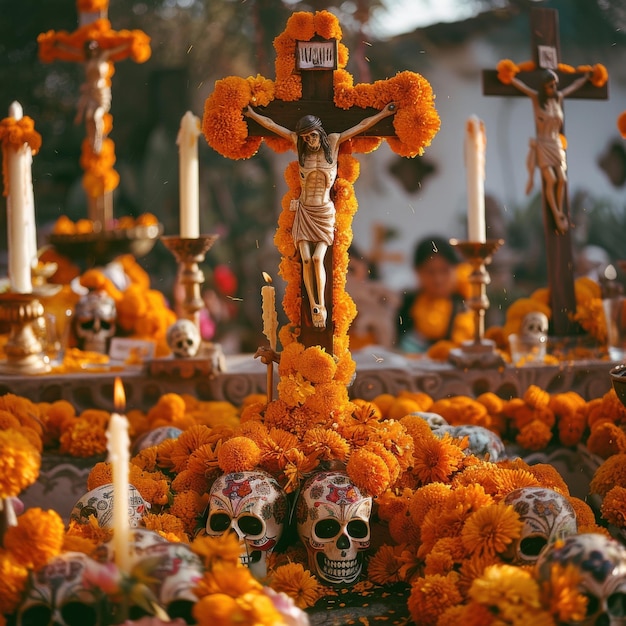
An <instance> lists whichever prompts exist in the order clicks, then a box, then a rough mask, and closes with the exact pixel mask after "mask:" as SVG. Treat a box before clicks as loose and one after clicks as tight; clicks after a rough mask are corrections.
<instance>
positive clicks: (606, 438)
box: [587, 422, 626, 459]
mask: <svg viewBox="0 0 626 626" xmlns="http://www.w3.org/2000/svg"><path fill="white" fill-rule="evenodd" d="M587 447H588V448H589V452H591V453H592V454H597V455H598V456H599V457H602V458H603V459H608V458H609V457H610V456H613V455H614V454H618V453H619V452H626V433H624V431H623V430H622V429H621V428H620V427H619V426H616V425H615V424H614V423H613V422H597V423H596V424H594V426H593V427H592V428H591V432H590V434H589V437H588V438H587Z"/></svg>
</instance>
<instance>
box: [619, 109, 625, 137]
mask: <svg viewBox="0 0 626 626" xmlns="http://www.w3.org/2000/svg"><path fill="white" fill-rule="evenodd" d="M617 130H619V132H620V135H621V136H622V137H623V138H624V139H626V111H622V112H621V113H620V114H619V115H618V116H617Z"/></svg>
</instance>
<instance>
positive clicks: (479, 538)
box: [461, 503, 523, 556]
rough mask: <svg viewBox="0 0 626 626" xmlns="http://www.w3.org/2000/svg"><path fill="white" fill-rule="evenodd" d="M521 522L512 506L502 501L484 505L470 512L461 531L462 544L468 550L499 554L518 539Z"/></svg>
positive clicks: (490, 554)
mask: <svg viewBox="0 0 626 626" xmlns="http://www.w3.org/2000/svg"><path fill="white" fill-rule="evenodd" d="M522 527H523V523H522V521H521V520H520V518H519V515H518V514H517V512H516V511H515V509H514V508H513V507H512V506H509V505H505V504H502V503H499V504H492V505H491V506H484V507H482V508H480V509H478V511H475V512H474V513H472V514H471V515H470V516H469V517H468V518H467V520H466V521H465V524H464V525H463V531H462V532H461V539H462V540H463V544H464V545H465V547H466V548H467V549H468V550H469V551H470V552H474V551H476V552H478V553H479V554H487V555H489V556H492V555H494V554H501V553H502V552H504V551H505V550H506V549H507V547H508V546H509V544H510V543H511V542H512V541H513V540H514V539H518V538H519V537H520V535H521V532H522Z"/></svg>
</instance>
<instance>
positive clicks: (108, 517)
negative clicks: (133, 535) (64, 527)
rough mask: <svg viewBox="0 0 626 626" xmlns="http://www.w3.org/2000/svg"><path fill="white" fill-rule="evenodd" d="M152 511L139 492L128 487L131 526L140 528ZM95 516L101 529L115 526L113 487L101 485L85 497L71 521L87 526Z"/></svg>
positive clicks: (75, 508)
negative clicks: (141, 522) (147, 514)
mask: <svg viewBox="0 0 626 626" xmlns="http://www.w3.org/2000/svg"><path fill="white" fill-rule="evenodd" d="M149 510H150V504H149V503H148V502H146V501H145V500H144V499H143V498H142V497H141V494H140V493H139V491H137V489H135V487H133V485H128V517H129V521H130V525H131V526H138V525H139V520H141V518H142V517H143V516H144V514H145V513H147V512H148V511H149ZM91 515H93V516H94V517H95V518H96V519H97V520H98V525H99V526H100V528H111V527H112V526H113V485H112V484H111V483H109V484H107V485H101V486H100V487H96V488H95V489H92V490H91V491H88V492H87V493H86V494H85V495H83V496H82V497H81V498H80V499H79V500H78V502H76V504H75V505H74V507H73V508H72V510H71V512H70V519H71V520H74V521H75V522H78V523H79V524H87V523H88V522H89V517H90V516H91Z"/></svg>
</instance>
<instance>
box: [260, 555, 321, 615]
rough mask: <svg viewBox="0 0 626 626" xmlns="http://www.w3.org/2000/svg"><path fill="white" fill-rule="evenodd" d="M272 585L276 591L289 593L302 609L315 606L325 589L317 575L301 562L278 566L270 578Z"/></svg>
mask: <svg viewBox="0 0 626 626" xmlns="http://www.w3.org/2000/svg"><path fill="white" fill-rule="evenodd" d="M270 586H271V587H272V589H274V591H277V592H278V593H281V592H282V593H285V594H286V595H288V596H289V597H290V598H291V599H292V600H293V601H294V603H295V605H296V606H297V607H299V608H301V609H306V608H309V607H311V606H313V605H314V604H315V603H316V602H317V600H319V598H320V596H321V594H322V589H323V588H322V586H321V585H320V584H319V583H318V581H317V579H316V578H315V576H313V575H312V574H311V572H310V571H309V570H307V569H304V567H303V566H302V565H301V564H300V563H288V564H287V565H281V566H280V567H277V568H276V570H275V571H274V573H273V574H272V576H271V578H270Z"/></svg>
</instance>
